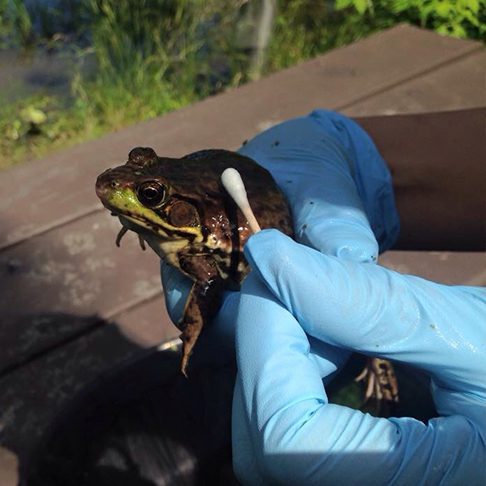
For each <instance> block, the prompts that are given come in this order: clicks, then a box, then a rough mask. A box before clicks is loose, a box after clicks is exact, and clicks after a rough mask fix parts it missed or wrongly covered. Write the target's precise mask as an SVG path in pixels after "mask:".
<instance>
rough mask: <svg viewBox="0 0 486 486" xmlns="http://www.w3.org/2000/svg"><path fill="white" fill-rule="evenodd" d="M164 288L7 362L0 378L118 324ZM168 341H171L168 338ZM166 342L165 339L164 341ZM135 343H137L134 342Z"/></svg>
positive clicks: (97, 317)
mask: <svg viewBox="0 0 486 486" xmlns="http://www.w3.org/2000/svg"><path fill="white" fill-rule="evenodd" d="M161 291H162V289H161V290H160V291H157V293H156V294H155V293H154V295H151V296H150V297H147V298H145V299H143V300H139V301H136V302H133V301H132V303H131V304H129V305H127V306H125V307H124V308H119V309H116V310H115V311H114V312H110V313H109V317H108V315H107V316H92V318H93V320H94V322H93V323H92V324H90V325H89V326H86V327H85V328H83V329H80V330H79V331H76V332H74V333H73V334H70V335H69V336H66V337H65V338H64V339H61V340H60V341H57V342H55V343H52V344H49V345H46V346H45V347H43V348H42V349H39V350H37V351H34V352H32V353H28V354H27V355H26V356H25V357H24V358H22V359H20V360H18V361H15V362H13V363H10V364H7V365H6V366H4V367H3V368H0V380H2V379H3V378H5V377H6V376H7V375H9V374H10V373H13V372H15V371H17V370H18V369H20V368H22V367H24V366H27V365H29V364H31V363H32V362H34V361H37V360H38V359H42V358H44V357H45V356H47V355H48V354H50V353H52V352H55V351H57V350H58V349H60V348H62V347H63V346H65V345H68V344H70V343H72V342H74V341H77V340H78V339H80V338H83V337H86V336H89V335H91V334H93V333H95V332H97V331H98V330H100V329H101V328H102V327H104V326H106V325H109V326H114V325H116V320H117V319H118V318H119V317H120V316H121V315H123V314H124V313H126V312H128V311H132V310H136V309H137V308H139V307H141V306H143V305H146V304H150V303H151V302H152V301H154V300H156V299H158V298H159V297H160V293H161ZM167 341H171V340H170V339H168V340H167ZM164 342H165V341H164ZM134 345H135V343H134Z"/></svg>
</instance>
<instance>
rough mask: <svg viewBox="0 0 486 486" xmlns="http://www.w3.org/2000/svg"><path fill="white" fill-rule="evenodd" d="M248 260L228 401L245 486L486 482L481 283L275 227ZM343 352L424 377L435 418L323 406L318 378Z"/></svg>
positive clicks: (485, 326)
mask: <svg viewBox="0 0 486 486" xmlns="http://www.w3.org/2000/svg"><path fill="white" fill-rule="evenodd" d="M245 254H246V256H247V259H248V261H249V262H250V264H251V267H252V270H253V271H252V273H251V274H250V275H249V277H248V278H247V279H246V280H245V282H244V284H243V288H242V292H241V297H240V306H239V311H238V317H237V324H236V351H237V363H238V378H237V383H236V388H235V395H234V401H233V455H234V467H235V472H236V474H237V476H238V477H239V479H240V480H241V481H242V483H243V484H251V485H255V484H262V483H264V484H269V483H270V484H273V483H279V484H280V483H285V484H299V485H301V484H345V485H352V484H360V485H363V484H364V485H368V484H370V485H371V484H372V485H379V484H384V485H391V484H403V485H410V484H413V485H425V484H427V485H436V484H437V485H438V484H441V485H442V484H443V485H484V484H486V290H485V289H480V288H472V287H451V286H446V285H439V284H436V283H432V282H428V281H426V280H423V279H420V278H418V277H413V276H405V275H401V274H398V273H396V272H393V271H390V270H387V269H384V268H382V267H379V266H377V265H372V264H368V263H355V262H350V261H345V260H343V259H339V258H336V257H332V256H327V255H323V254H322V253H319V252H317V251H315V250H313V249H311V248H308V247H306V246H303V245H300V244H298V243H296V242H294V241H292V240H291V239H290V238H288V237H286V236H284V235H283V234H281V233H280V232H278V231H276V230H265V231H262V232H260V233H258V234H256V235H254V236H252V237H251V238H250V240H249V241H248V243H247V245H246V247H245ZM308 336H311V337H312V338H313V339H314V340H318V341H320V342H321V343H322V346H321V348H320V349H316V348H315V347H314V349H312V346H310V343H309V338H308ZM338 347H340V348H344V349H346V350H354V351H358V352H361V353H364V354H367V355H372V356H380V357H382V358H389V359H392V360H395V361H401V362H405V363H409V364H412V365H415V366H416V367H418V368H420V369H422V370H424V371H425V372H426V373H428V374H429V375H430V376H431V377H432V384H433V386H432V392H433V396H434V400H435V404H436V407H437V410H438V412H439V414H440V416H441V417H440V418H436V419H433V420H431V421H429V423H428V425H425V424H423V423H422V422H419V421H417V420H414V419H411V418H392V419H382V418H375V417H372V416H370V415H367V414H363V413H361V412H359V411H356V410H352V409H349V408H347V407H342V406H337V405H332V404H329V403H328V399H327V395H326V391H325V387H323V384H322V378H325V377H327V376H328V375H329V374H330V373H333V372H334V370H335V368H336V350H337V349H338ZM326 362H327V366H326Z"/></svg>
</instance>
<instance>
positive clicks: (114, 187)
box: [110, 181, 118, 189]
mask: <svg viewBox="0 0 486 486" xmlns="http://www.w3.org/2000/svg"><path fill="white" fill-rule="evenodd" d="M110 186H111V187H113V189H116V188H117V187H118V182H116V181H111V183H110Z"/></svg>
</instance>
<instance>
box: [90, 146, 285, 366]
mask: <svg viewBox="0 0 486 486" xmlns="http://www.w3.org/2000/svg"><path fill="white" fill-rule="evenodd" d="M228 167H233V168H234V169H236V170H238V172H239V173H240V175H241V177H242V179H243V182H244V184H245V187H246V190H247V194H248V200H249V202H250V205H251V207H252V209H253V212H254V213H255V216H256V219H257V220H258V222H259V224H260V226H261V227H262V228H277V229H279V230H281V231H282V232H284V233H286V234H288V235H292V221H291V215H290V211H289V208H288V205H287V202H286V200H285V198H284V196H283V194H282V193H281V192H280V190H279V189H278V187H277V185H276V184H275V181H274V180H273V178H272V176H271V175H270V173H269V172H268V171H267V170H265V169H263V168H262V167H260V166H259V165H258V164H257V163H256V162H255V161H253V160H252V159H250V158H248V157H245V156H242V155H240V154H238V153H235V152H230V151H227V150H203V151H199V152H195V153H192V154H189V155H186V156H185V157H182V158H180V159H175V158H167V157H159V156H157V154H156V153H155V151H154V150H153V149H151V148H142V147H137V148H134V149H133V150H132V151H131V152H130V154H129V156H128V161H127V162H126V163H125V164H124V165H121V166H119V167H115V168H113V169H108V170H106V171H105V172H103V173H102V174H101V175H100V176H99V177H98V179H97V181H96V193H97V195H98V197H99V198H100V200H101V202H102V203H103V205H104V206H105V207H106V208H107V209H109V210H110V211H111V212H112V214H115V215H116V216H119V218H120V221H121V223H122V225H123V227H124V228H126V229H129V230H132V231H135V232H136V233H138V235H139V237H140V238H141V239H142V240H143V241H146V242H147V243H148V244H149V245H150V247H151V248H152V249H153V250H154V251H155V252H156V253H157V254H158V255H159V256H160V257H161V258H163V259H165V260H166V261H167V262H168V263H169V264H171V265H173V266H174V267H176V268H177V269H179V270H180V271H181V272H182V273H183V274H185V275H187V276H188V277H189V278H190V279H191V280H192V281H193V282H194V283H193V286H192V289H191V292H190V294H189V297H188V299H187V302H186V305H185V309H184V314H183V317H182V319H181V320H180V322H178V323H177V324H176V325H177V327H178V328H179V329H180V330H181V331H182V334H181V339H182V342H183V357H182V363H181V370H182V372H183V373H184V374H186V372H187V365H188V360H189V356H190V354H191V352H192V349H193V348H194V345H195V343H196V341H197V339H198V337H199V335H200V333H201V331H202V329H203V327H204V326H205V325H207V324H208V323H209V322H210V320H211V319H212V318H213V317H214V315H215V314H216V313H217V311H218V309H219V307H220V304H221V299H222V295H223V292H224V291H225V290H226V289H238V288H239V287H240V284H241V282H242V280H243V279H244V277H245V276H246V275H247V273H248V270H249V268H248V264H247V262H246V260H245V258H244V255H243V247H244V245H245V243H246V241H247V239H248V237H249V236H250V234H251V230H250V228H249V225H248V222H247V220H246V218H245V217H244V216H243V214H242V213H241V211H240V210H239V208H238V207H237V206H236V204H235V203H234V202H233V200H232V198H231V197H230V196H229V195H228V193H227V192H226V190H225V189H224V188H223V186H222V184H221V174H222V172H223V171H224V170H225V169H226V168H228Z"/></svg>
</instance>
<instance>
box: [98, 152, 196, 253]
mask: <svg viewBox="0 0 486 486" xmlns="http://www.w3.org/2000/svg"><path fill="white" fill-rule="evenodd" d="M175 160H176V159H168V158H167V159H164V158H159V157H158V156H157V154H156V153H155V151H154V150H153V149H151V148H143V147H137V148H134V149H133V150H131V151H130V153H129V156H128V161H127V162H126V163H125V164H124V165H121V166H119V167H115V168H113V169H108V170H106V171H104V172H103V173H102V174H101V175H100V176H99V177H98V179H97V181H96V194H97V195H98V197H99V198H100V200H101V202H102V203H103V205H104V206H105V207H106V208H107V209H109V210H110V211H111V213H112V214H114V215H116V216H119V218H120V221H121V223H122V224H123V226H124V227H125V228H126V229H130V230H133V231H135V232H136V233H138V234H139V235H140V236H141V237H142V238H143V239H145V240H146V241H148V242H149V244H150V246H152V247H153V248H154V245H153V244H152V243H154V240H157V242H158V243H160V242H164V241H171V242H179V243H182V242H189V241H190V242H191V243H195V242H198V241H201V240H202V238H203V229H202V225H201V219H200V215H199V212H198V208H197V201H195V200H194V199H193V198H188V197H184V195H183V194H181V192H182V191H180V190H179V188H177V187H175V186H174V184H172V183H171V181H169V178H168V177H167V175H166V174H165V172H171V171H170V170H169V171H164V170H163V168H164V165H165V166H167V165H171V162H172V165H174V161H175ZM164 161H165V162H166V164H164ZM163 174H164V175H163ZM155 246H156V247H158V246H159V245H157V244H156V245H155ZM154 249H155V250H156V251H157V252H158V253H159V251H158V250H157V249H156V248H154Z"/></svg>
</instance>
